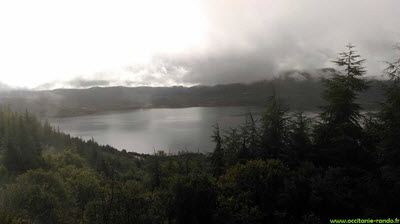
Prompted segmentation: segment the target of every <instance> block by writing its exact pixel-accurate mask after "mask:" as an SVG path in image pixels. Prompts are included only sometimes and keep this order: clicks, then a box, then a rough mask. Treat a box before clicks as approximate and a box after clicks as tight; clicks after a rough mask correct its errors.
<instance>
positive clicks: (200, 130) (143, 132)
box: [49, 107, 263, 153]
mask: <svg viewBox="0 0 400 224" xmlns="http://www.w3.org/2000/svg"><path fill="white" fill-rule="evenodd" d="M249 111H251V112H252V113H253V115H254V116H255V117H258V116H259V115H260V114H261V112H262V111H263V108H260V107H192V108H179V109H176V108H174V109H169V108H168V109H166V108H156V109H138V110H131V111H124V112H113V113H103V114H94V115H88V116H79V117H69V118H54V119H50V120H49V121H50V123H51V124H52V125H53V126H54V127H59V128H60V130H61V131H63V132H65V133H68V134H71V135H72V136H75V137H81V138H82V139H85V140H88V139H90V138H92V137H93V138H94V140H95V141H97V142H98V143H100V144H104V145H106V144H108V145H111V146H113V147H115V148H117V149H119V150H122V149H126V150H127V151H134V152H138V153H153V152H154V151H159V150H163V151H165V152H167V153H177V152H179V151H192V152H197V151H199V152H211V151H212V150H213V148H214V144H213V143H212V142H211V135H212V130H213V127H212V126H213V125H215V124H216V123H217V122H218V124H219V125H220V127H221V129H223V130H224V129H225V130H226V129H227V128H229V127H238V126H239V125H240V124H242V123H243V122H244V120H245V115H246V114H247V113H248V112H249Z"/></svg>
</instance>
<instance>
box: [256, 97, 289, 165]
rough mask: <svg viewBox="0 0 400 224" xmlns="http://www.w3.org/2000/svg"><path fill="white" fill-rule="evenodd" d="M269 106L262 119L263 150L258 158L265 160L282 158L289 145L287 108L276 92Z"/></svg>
mask: <svg viewBox="0 0 400 224" xmlns="http://www.w3.org/2000/svg"><path fill="white" fill-rule="evenodd" d="M268 104H269V105H268V107H267V110H266V112H265V113H264V114H263V116H262V119H261V124H262V127H261V129H262V135H261V141H262V146H263V148H262V149H261V152H259V153H258V154H259V155H258V157H259V158H263V159H267V158H278V157H281V156H282V153H283V152H284V151H285V147H286V146H287V143H288V118H287V111H288V110H287V108H286V107H285V106H284V105H283V104H282V103H281V102H280V101H279V100H278V98H277V96H276V94H275V92H274V93H273V95H272V96H271V97H270V98H269V101H268Z"/></svg>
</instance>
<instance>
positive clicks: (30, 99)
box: [0, 69, 385, 117]
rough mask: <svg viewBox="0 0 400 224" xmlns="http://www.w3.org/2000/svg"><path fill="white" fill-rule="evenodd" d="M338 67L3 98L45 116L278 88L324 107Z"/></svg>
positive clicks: (203, 100) (245, 98) (377, 96)
mask: <svg viewBox="0 0 400 224" xmlns="http://www.w3.org/2000/svg"><path fill="white" fill-rule="evenodd" d="M336 73H337V71H336V70H335V69H319V70H316V71H314V73H313V74H311V73H309V72H302V71H296V70H294V71H287V72H284V73H282V74H280V76H278V77H277V78H274V79H269V80H264V81H259V82H255V83H249V84H240V83H237V84H226V85H215V86H193V87H183V86H175V87H105V88H101V87H95V88H90V89H56V90H51V91H22V90H20V91H11V92H2V93H1V94H0V103H3V104H5V105H9V106H10V107H11V108H13V109H14V110H18V111H22V112H23V111H25V110H26V109H28V110H29V111H31V112H32V113H34V114H36V115H38V116H40V117H52V116H58V117H65V116H76V115H85V114H92V113H96V112H104V111H113V110H114V111H115V110H129V109H137V108H158V107H170V108H177V107H199V106H202V107H208V106H263V105H265V102H266V99H265V98H266V96H269V95H271V94H272V92H273V91H274V89H275V91H276V93H277V94H278V95H279V97H280V99H281V100H283V102H285V103H286V104H287V105H288V106H290V108H291V109H292V110H303V111H304V110H319V106H321V105H323V104H324V100H323V99H322V98H321V93H322V91H323V90H324V86H323V81H322V80H323V79H324V78H330V77H331V76H332V75H333V74H336ZM384 83H385V81H379V80H371V83H370V88H369V89H368V90H366V91H365V92H362V93H361V95H360V97H359V99H358V102H359V103H360V104H361V105H362V106H363V107H364V108H365V109H371V110H374V109H377V108H378V107H379V102H380V101H381V100H382V98H383V96H382V91H381V87H382V85H383V84H384Z"/></svg>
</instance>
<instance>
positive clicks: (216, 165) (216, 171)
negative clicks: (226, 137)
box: [211, 124, 225, 176]
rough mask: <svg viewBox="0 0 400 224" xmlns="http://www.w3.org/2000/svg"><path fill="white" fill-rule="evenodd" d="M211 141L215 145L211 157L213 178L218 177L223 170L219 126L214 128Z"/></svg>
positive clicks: (222, 150) (222, 151)
mask: <svg viewBox="0 0 400 224" xmlns="http://www.w3.org/2000/svg"><path fill="white" fill-rule="evenodd" d="M212 140H213V142H214V143H215V149H214V152H213V153H212V155H211V165H212V169H213V175H214V176H220V175H221V174H222V172H223V169H224V156H225V152H224V148H223V146H222V138H221V135H220V130H219V125H218V124H216V125H215V126H214V130H213V135H212Z"/></svg>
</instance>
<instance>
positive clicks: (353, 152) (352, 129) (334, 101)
mask: <svg viewBox="0 0 400 224" xmlns="http://www.w3.org/2000/svg"><path fill="white" fill-rule="evenodd" d="M346 47H347V51H345V52H342V53H339V57H338V58H337V59H336V60H334V61H333V63H335V64H336V65H337V66H339V67H342V68H344V69H343V71H342V72H340V73H336V74H334V75H333V76H332V77H331V78H329V79H325V80H324V84H325V86H326V90H325V92H324V93H323V99H325V100H326V101H327V105H326V106H323V107H322V110H323V111H322V113H321V115H320V117H321V121H322V122H321V124H320V125H319V126H318V127H317V128H316V134H317V137H316V140H317V144H318V145H319V146H320V147H321V148H325V149H327V148H331V149H332V148H333V149H332V150H331V151H330V152H329V153H332V154H331V156H332V155H333V157H337V158H336V159H337V160H338V161H337V162H338V163H340V162H339V161H350V160H351V161H352V163H354V162H355V161H354V160H355V159H356V158H357V157H358V156H359V155H360V153H359V149H360V140H361V138H362V132H363V131H362V127H361V125H360V124H359V120H360V118H361V117H362V115H361V109H362V108H361V106H360V105H359V104H358V103H357V102H356V100H357V96H358V94H359V93H360V92H362V91H364V90H366V89H367V88H368V82H367V81H366V80H364V79H362V77H363V75H364V74H365V72H366V71H365V68H364V67H363V63H364V62H365V60H364V59H361V58H360V55H358V54H357V52H356V51H355V50H354V46H353V45H351V44H349V45H347V46H346Z"/></svg>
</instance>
